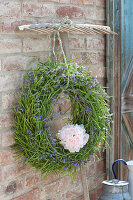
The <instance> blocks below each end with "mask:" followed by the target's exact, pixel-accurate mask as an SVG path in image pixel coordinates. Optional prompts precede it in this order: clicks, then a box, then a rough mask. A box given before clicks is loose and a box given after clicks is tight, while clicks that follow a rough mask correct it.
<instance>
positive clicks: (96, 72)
mask: <svg viewBox="0 0 133 200" xmlns="http://www.w3.org/2000/svg"><path fill="white" fill-rule="evenodd" d="M105 70H106V68H105V67H100V66H97V67H90V71H91V73H92V75H93V76H96V77H97V78H104V77H105Z"/></svg>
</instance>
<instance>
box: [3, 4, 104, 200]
mask: <svg viewBox="0 0 133 200" xmlns="http://www.w3.org/2000/svg"><path fill="white" fill-rule="evenodd" d="M66 15H68V16H69V17H70V18H71V19H72V20H73V21H74V22H80V23H81V22H82V23H93V24H102V25H103V24H105V0H2V1H0V200H48V199H50V200H78V199H79V200H81V199H82V200H83V188H82V183H81V174H80V172H79V173H78V174H77V176H76V182H75V183H73V182H72V180H71V178H70V177H69V176H68V175H66V176H58V177H55V176H54V175H53V174H51V175H50V176H49V177H48V178H47V180H41V178H40V173H39V172H36V171H35V169H33V168H31V167H30V166H26V167H23V165H22V160H19V161H16V160H15V158H14V154H13V153H14V152H13V151H12V150H11V149H10V145H12V144H13V142H14V141H13V138H12V136H13V133H12V131H11V114H10V109H9V108H10V107H11V104H12V103H13V102H15V96H14V93H15V91H16V90H19V89H20V88H21V86H22V77H23V72H24V70H25V69H28V68H29V67H30V66H29V62H30V61H31V60H32V59H33V58H34V57H36V56H41V57H42V58H43V59H44V60H46V59H47V55H48V41H47V37H46V36H43V35H39V34H35V33H32V32H29V31H24V32H20V31H18V28H17V26H18V25H23V24H31V23H33V24H34V23H43V22H50V21H51V20H52V19H59V18H61V17H64V16H66ZM69 48H70V54H71V55H72V57H75V56H78V58H77V59H76V62H78V63H81V62H82V61H83V60H84V59H85V58H86V57H88V56H90V60H88V61H87V63H86V67H88V65H89V66H90V68H91V71H92V74H93V75H97V76H98V79H99V81H100V82H101V84H104V80H105V38H104V36H99V35H95V36H94V35H92V36H86V35H84V36H82V35H74V34H73V35H69ZM104 179H105V154H103V157H102V158H101V159H100V160H99V161H97V162H93V161H90V162H89V170H88V173H87V180H88V183H89V191H90V197H91V200H95V199H98V196H99V195H100V193H101V190H102V189H101V182H102V181H103V180H104Z"/></svg>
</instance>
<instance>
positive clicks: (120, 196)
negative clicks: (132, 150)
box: [99, 159, 133, 200]
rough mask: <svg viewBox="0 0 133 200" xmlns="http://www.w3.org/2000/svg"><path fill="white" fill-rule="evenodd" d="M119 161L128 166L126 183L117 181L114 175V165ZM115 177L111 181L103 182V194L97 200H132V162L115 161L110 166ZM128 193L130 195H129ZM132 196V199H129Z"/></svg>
mask: <svg viewBox="0 0 133 200" xmlns="http://www.w3.org/2000/svg"><path fill="white" fill-rule="evenodd" d="M119 161H122V162H124V164H125V165H127V166H128V169H129V173H128V181H129V182H127V181H119V180H118V177H117V176H116V173H115V168H114V167H115V165H116V163H118V162H119ZM112 170H113V173H114V176H115V179H113V180H106V181H103V182H102V183H103V192H102V194H101V196H100V199H99V200H133V161H128V162H126V161H124V160H122V159H119V160H116V161H115V162H114V163H113V165H112ZM128 186H129V190H128ZM129 192H130V193H129ZM131 196H132V197H131Z"/></svg>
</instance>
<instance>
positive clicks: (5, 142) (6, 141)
mask: <svg viewBox="0 0 133 200" xmlns="http://www.w3.org/2000/svg"><path fill="white" fill-rule="evenodd" d="M1 144H2V147H9V146H11V145H13V144H14V139H13V133H12V132H11V131H7V132H5V133H2V142H1Z"/></svg>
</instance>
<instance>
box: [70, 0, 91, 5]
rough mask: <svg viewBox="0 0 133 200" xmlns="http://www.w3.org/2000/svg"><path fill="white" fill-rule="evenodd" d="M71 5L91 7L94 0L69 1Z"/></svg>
mask: <svg viewBox="0 0 133 200" xmlns="http://www.w3.org/2000/svg"><path fill="white" fill-rule="evenodd" d="M71 3H73V4H81V5H82V4H86V5H93V4H94V3H95V0H71Z"/></svg>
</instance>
